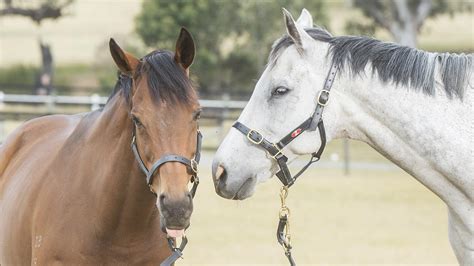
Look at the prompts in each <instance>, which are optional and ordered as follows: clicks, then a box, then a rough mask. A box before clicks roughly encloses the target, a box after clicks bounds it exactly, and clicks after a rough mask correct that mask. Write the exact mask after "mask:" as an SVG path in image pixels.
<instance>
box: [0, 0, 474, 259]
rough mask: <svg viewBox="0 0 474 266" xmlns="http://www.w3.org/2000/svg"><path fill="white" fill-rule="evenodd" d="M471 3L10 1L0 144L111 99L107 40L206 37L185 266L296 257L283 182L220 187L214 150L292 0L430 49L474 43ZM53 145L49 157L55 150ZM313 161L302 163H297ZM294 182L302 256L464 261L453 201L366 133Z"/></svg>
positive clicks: (164, 42) (328, 19)
mask: <svg viewBox="0 0 474 266" xmlns="http://www.w3.org/2000/svg"><path fill="white" fill-rule="evenodd" d="M473 6H474V4H473V2H472V1H464V0H432V1H431V0H398V1H395V0H393V1H390V0H386V1H385V0H366V1H364V0H291V1H290V0H240V1H238V0H228V1H224V0H196V1H190V0H178V1H172V0H144V1H139V0H136V1H134V0H0V142H1V141H2V140H3V139H4V138H5V136H6V135H7V134H8V133H9V132H11V131H12V130H14V129H15V128H16V127H17V126H18V125H19V124H21V123H22V122H23V121H25V120H28V119H32V118H34V117H38V116H42V115H47V114H55V113H78V112H86V111H90V110H95V109H97V108H99V107H100V106H102V105H103V104H104V103H105V101H106V99H107V96H108V95H109V94H110V93H111V91H112V88H113V86H114V84H115V82H116V78H117V70H116V67H115V65H114V63H113V61H112V59H111V57H110V54H109V51H108V41H109V38H111V37H113V38H115V39H116V40H117V41H118V42H119V44H120V45H121V46H122V47H123V48H125V49H126V50H128V51H130V52H132V53H134V54H135V55H137V56H143V55H145V54H146V53H148V52H150V51H152V50H154V49H157V48H159V49H169V50H173V48H174V44H175V40H176V38H177V35H178V32H179V28H180V27H181V26H185V27H187V28H188V29H189V30H190V31H191V33H192V34H193V36H194V38H195V41H196V45H197V56H196V58H195V62H194V64H193V66H192V68H191V71H192V76H193V79H194V80H195V81H196V83H197V84H199V91H200V95H201V99H202V105H203V107H204V114H203V119H202V122H201V128H202V131H203V133H204V135H205V140H204V148H205V150H206V152H205V156H204V162H203V165H202V166H201V169H202V173H201V175H202V179H203V181H202V183H203V185H202V187H201V188H200V191H199V192H198V196H197V198H196V210H195V213H194V216H193V222H194V224H193V226H192V227H191V230H190V231H189V236H190V241H191V242H190V244H189V246H188V248H187V249H186V252H185V258H186V259H185V260H183V261H180V262H179V265H185V264H203V265H207V264H236V265H240V264H285V263H286V261H285V257H284V256H283V251H282V250H281V248H280V247H279V246H278V244H277V243H276V240H275V236H274V233H275V228H276V223H277V212H278V203H279V202H278V200H279V199H278V184H277V181H276V180H272V181H271V182H268V184H264V185H262V186H261V187H260V188H259V190H258V191H257V193H256V195H255V196H254V197H253V198H251V199H248V200H246V201H243V202H238V203H236V202H231V201H225V200H223V199H220V198H218V197H217V196H216V195H215V193H214V192H213V188H212V182H211V179H210V163H211V160H212V154H213V152H214V151H215V149H216V148H217V146H218V144H219V143H220V141H221V140H222V138H223V136H225V134H226V132H227V131H228V130H229V128H230V125H231V124H232V122H233V121H234V120H235V119H236V118H237V117H238V115H239V113H240V111H241V110H242V108H243V107H244V106H245V103H246V100H248V99H249V98H250V95H251V92H252V90H253V88H254V85H255V82H256V80H257V79H258V77H259V76H260V74H261V72H262V71H263V69H264V66H265V64H266V63H267V56H268V54H269V51H270V49H271V44H272V42H273V41H274V40H276V39H277V38H279V37H280V36H281V35H282V34H283V33H284V32H285V28H284V26H283V19H282V13H281V8H282V7H286V8H287V9H288V10H290V12H292V14H293V16H294V17H295V18H297V17H298V16H299V13H300V12H301V9H302V8H303V7H305V8H307V9H308V10H309V11H310V12H311V14H312V15H313V18H314V20H315V23H316V24H317V25H320V26H323V27H325V28H327V29H328V30H329V31H330V32H331V33H332V34H333V35H347V34H350V35H367V36H372V37H375V38H378V39H382V40H386V41H392V42H398V43H400V44H403V45H407V46H412V47H417V48H419V49H423V50H427V51H433V52H441V51H442V52H454V53H472V52H473V51H474V15H473ZM45 156H46V155H45ZM301 164H302V161H299V160H298V161H296V162H295V163H294V164H293V166H294V167H298V166H300V165H301ZM299 183H300V184H297V185H296V186H294V189H292V191H291V192H290V199H289V205H290V208H291V207H293V209H294V210H293V213H294V214H293V220H292V223H293V234H294V236H293V238H294V246H295V251H294V252H295V256H296V260H297V262H300V263H307V264H380V263H393V264H420V263H421V264H429V265H432V264H456V261H455V258H454V256H453V254H452V251H451V249H450V247H449V243H448V238H447V217H446V210H445V206H444V204H443V203H442V202H441V201H440V200H439V199H438V198H437V197H436V196H435V195H434V194H432V193H431V192H430V191H428V190H427V189H426V188H424V187H423V186H422V185H421V184H419V183H417V182H416V181H415V180H414V179H413V178H412V177H410V176H408V175H407V174H406V173H404V172H403V171H402V170H400V169H399V168H397V167H396V166H395V165H393V164H392V163H391V162H389V161H387V160H386V159H385V158H383V157H382V156H381V155H379V154H378V153H376V152H375V151H373V150H372V149H371V148H370V147H368V146H367V145H365V144H363V143H359V142H353V141H347V140H346V141H334V142H332V143H330V144H329V147H328V149H327V150H326V152H325V154H324V157H323V159H322V162H321V163H319V164H318V165H317V166H316V167H314V168H312V169H311V171H309V172H308V173H306V174H305V175H304V177H302V178H301V179H300V180H299Z"/></svg>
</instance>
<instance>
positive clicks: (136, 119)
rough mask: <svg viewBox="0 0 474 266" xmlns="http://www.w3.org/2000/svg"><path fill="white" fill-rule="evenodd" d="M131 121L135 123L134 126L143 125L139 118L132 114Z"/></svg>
mask: <svg viewBox="0 0 474 266" xmlns="http://www.w3.org/2000/svg"><path fill="white" fill-rule="evenodd" d="M132 121H133V123H134V124H135V126H137V127H141V126H143V124H142V122H141V121H140V119H138V117H136V116H132Z"/></svg>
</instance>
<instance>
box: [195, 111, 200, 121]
mask: <svg viewBox="0 0 474 266" xmlns="http://www.w3.org/2000/svg"><path fill="white" fill-rule="evenodd" d="M200 118H201V110H198V111H196V112H195V113H194V117H193V119H194V120H199V119H200Z"/></svg>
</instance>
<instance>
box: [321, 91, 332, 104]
mask: <svg viewBox="0 0 474 266" xmlns="http://www.w3.org/2000/svg"><path fill="white" fill-rule="evenodd" d="M323 92H325V93H327V94H328V98H327V99H326V100H325V101H323V102H322V101H321V96H322V94H323ZM329 93H330V92H329V91H328V90H324V89H322V90H320V91H319V94H318V104H319V105H321V106H326V105H327V104H328V101H329Z"/></svg>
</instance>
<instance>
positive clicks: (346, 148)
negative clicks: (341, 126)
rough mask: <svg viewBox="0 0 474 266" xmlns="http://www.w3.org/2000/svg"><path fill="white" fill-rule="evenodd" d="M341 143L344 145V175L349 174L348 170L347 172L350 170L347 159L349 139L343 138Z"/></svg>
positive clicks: (348, 158)
mask: <svg viewBox="0 0 474 266" xmlns="http://www.w3.org/2000/svg"><path fill="white" fill-rule="evenodd" d="M343 145H344V175H349V174H350V172H349V170H350V165H349V160H350V156H349V140H348V139H344V141H343Z"/></svg>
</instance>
